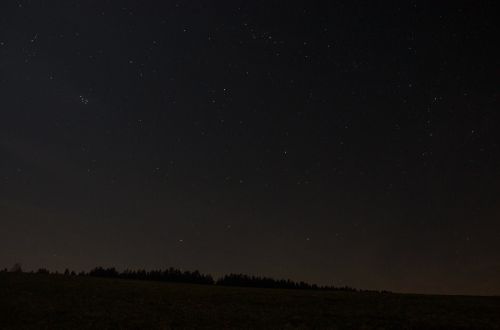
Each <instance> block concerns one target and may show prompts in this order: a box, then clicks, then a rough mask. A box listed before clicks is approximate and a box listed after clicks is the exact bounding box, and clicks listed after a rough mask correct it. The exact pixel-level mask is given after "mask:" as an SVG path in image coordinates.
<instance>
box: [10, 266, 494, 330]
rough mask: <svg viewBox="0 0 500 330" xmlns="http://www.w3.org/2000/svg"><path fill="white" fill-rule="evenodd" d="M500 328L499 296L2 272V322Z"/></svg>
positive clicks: (16, 325) (28, 325)
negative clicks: (209, 283) (186, 282)
mask: <svg viewBox="0 0 500 330" xmlns="http://www.w3.org/2000/svg"><path fill="white" fill-rule="evenodd" d="M171 328H213V329H229V328H231V329H255V328H258V329H261V328H269V329H283V328H285V329H287V328H304V329H308V328H315V329H500V297H471V296H426V295H406V294H405V295H403V294H377V293H356V292H319V291H303V290H283V289H253V288H233V287H220V286H204V285H189V284H177V283H160V282H142V281H126V280H114V279H104V278H90V277H69V276H68V277H65V276H58V275H30V274H13V273H2V274H0V329H171Z"/></svg>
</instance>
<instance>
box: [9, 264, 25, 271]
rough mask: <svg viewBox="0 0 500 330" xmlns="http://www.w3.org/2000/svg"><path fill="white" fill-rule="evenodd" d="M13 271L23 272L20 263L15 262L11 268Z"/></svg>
mask: <svg viewBox="0 0 500 330" xmlns="http://www.w3.org/2000/svg"><path fill="white" fill-rule="evenodd" d="M10 272H11V273H22V272H23V268H22V266H21V264H20V263H15V264H14V265H13V266H12V268H11V269H10Z"/></svg>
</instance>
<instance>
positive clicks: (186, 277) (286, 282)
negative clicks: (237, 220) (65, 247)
mask: <svg viewBox="0 0 500 330" xmlns="http://www.w3.org/2000/svg"><path fill="white" fill-rule="evenodd" d="M7 271H8V270H7V269H4V270H3V272H7ZM10 272H19V273H21V272H23V270H22V268H21V265H20V264H16V265H14V267H12V268H11V269H10ZM30 273H36V274H56V275H57V274H59V275H65V276H90V277H105V278H117V279H127V280H142V281H160V282H178V283H193V284H206V285H220V286H239V287H252V288H277V289H278V288H279V289H302V290H329V291H334V290H336V291H360V290H358V289H355V288H352V287H349V286H343V287H336V286H320V285H316V284H309V283H306V282H303V281H300V282H296V281H292V280H290V279H274V278H271V277H261V276H252V275H246V274H228V275H224V276H222V277H220V278H219V279H217V280H214V278H213V277H212V276H211V275H207V274H203V273H200V272H199V271H197V270H195V271H182V270H180V269H177V268H172V267H170V268H167V269H164V270H149V271H147V270H144V269H139V270H131V269H126V270H123V271H119V270H117V269H116V268H114V267H109V268H105V267H95V268H93V269H92V270H90V271H89V272H84V271H82V272H79V273H76V272H75V271H71V270H69V269H66V270H65V271H64V272H63V273H59V272H50V271H49V270H47V269H46V268H40V269H38V270H37V271H36V272H30ZM384 292H386V291H384Z"/></svg>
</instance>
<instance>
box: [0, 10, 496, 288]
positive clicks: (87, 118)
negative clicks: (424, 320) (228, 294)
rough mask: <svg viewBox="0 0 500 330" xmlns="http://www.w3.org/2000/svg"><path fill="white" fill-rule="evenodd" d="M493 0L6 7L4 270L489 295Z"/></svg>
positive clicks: (0, 144)
mask: <svg viewBox="0 0 500 330" xmlns="http://www.w3.org/2000/svg"><path fill="white" fill-rule="evenodd" d="M493 3H494V1H489V2H488V1H432V2H431V1H394V2H392V1H386V2H379V1H311V0H309V1H279V2H278V1H276V2H274V1H259V0H256V1H243V0H231V1H123V0H122V1H102V0H100V1H77V0H65V1H34V0H32V1H29V0H24V1H8V0H6V1H1V4H0V115H1V116H0V265H3V266H2V267H10V266H11V265H12V264H13V263H15V262H21V263H22V264H23V265H24V266H25V268H27V269H34V268H38V267H48V268H51V269H64V268H66V267H69V268H72V269H76V270H80V269H89V268H91V267H93V266H96V265H103V266H116V267H118V268H125V267H132V268H139V267H143V268H159V267H162V268H163V267H167V266H173V267H179V268H183V269H191V270H192V269H199V270H200V271H202V272H208V273H212V274H214V275H219V274H222V273H229V272H242V273H249V274H256V275H268V276H273V277H278V278H282V277H284V278H292V279H294V280H305V281H309V282H315V283H319V284H333V285H350V286H354V287H360V288H368V289H389V290H395V291H411V292H433V293H468V294H500V280H499V279H500V203H499V196H500V147H499V141H500V132H499V124H500V114H499V110H500V107H499V106H498V105H499V102H498V101H499V100H498V98H499V87H500V83H499V77H500V69H499V67H500V65H499V64H500V54H499V52H498V30H497V29H496V24H497V19H498V17H497V15H494V11H493V9H492V7H493Z"/></svg>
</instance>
